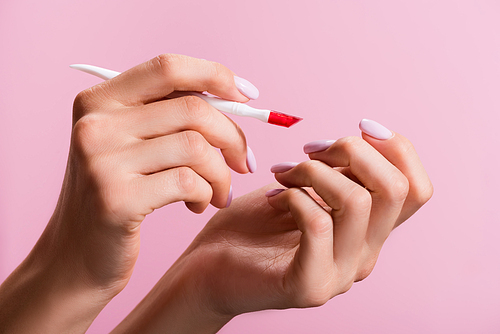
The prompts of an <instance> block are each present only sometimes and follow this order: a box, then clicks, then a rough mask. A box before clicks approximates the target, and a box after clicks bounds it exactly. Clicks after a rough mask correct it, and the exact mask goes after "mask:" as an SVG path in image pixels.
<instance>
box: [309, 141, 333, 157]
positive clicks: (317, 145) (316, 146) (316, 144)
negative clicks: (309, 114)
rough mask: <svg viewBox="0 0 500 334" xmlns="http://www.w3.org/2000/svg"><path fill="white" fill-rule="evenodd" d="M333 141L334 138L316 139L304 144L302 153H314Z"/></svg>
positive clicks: (324, 148) (327, 146)
mask: <svg viewBox="0 0 500 334" xmlns="http://www.w3.org/2000/svg"><path fill="white" fill-rule="evenodd" d="M333 143H335V140H316V141H312V142H310V143H307V144H305V145H304V153H305V154H309V153H315V152H321V151H324V150H326V149H328V148H329V147H330V146H332V144H333Z"/></svg>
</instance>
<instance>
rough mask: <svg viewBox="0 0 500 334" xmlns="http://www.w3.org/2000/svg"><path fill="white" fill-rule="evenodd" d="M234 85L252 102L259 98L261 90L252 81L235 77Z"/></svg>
mask: <svg viewBox="0 0 500 334" xmlns="http://www.w3.org/2000/svg"><path fill="white" fill-rule="evenodd" d="M234 84H235V85H236V88H237V89H238V91H239V92H240V93H241V94H243V95H244V96H245V97H247V98H249V99H250V100H255V99H257V98H258V97H259V94H260V93H259V90H258V89H257V87H255V86H254V85H253V84H252V83H251V82H250V81H248V80H246V79H243V78H240V77H238V76H236V75H235V76H234Z"/></svg>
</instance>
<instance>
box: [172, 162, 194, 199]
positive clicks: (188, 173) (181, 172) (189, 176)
mask: <svg viewBox="0 0 500 334" xmlns="http://www.w3.org/2000/svg"><path fill="white" fill-rule="evenodd" d="M175 171H176V175H174V180H175V182H176V186H177V189H178V190H179V191H180V192H181V193H184V194H192V193H193V192H194V191H195V190H196V189H197V188H198V178H197V177H196V173H195V172H194V171H193V170H192V169H191V168H189V167H179V168H176V169H175Z"/></svg>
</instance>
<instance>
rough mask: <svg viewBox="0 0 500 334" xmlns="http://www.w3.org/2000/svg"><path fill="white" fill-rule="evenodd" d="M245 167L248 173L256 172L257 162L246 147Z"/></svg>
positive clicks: (250, 150) (248, 147)
mask: <svg viewBox="0 0 500 334" xmlns="http://www.w3.org/2000/svg"><path fill="white" fill-rule="evenodd" d="M247 167H248V170H249V171H250V173H255V171H256V170H257V160H255V155H254V154H253V151H252V149H251V148H250V146H247Z"/></svg>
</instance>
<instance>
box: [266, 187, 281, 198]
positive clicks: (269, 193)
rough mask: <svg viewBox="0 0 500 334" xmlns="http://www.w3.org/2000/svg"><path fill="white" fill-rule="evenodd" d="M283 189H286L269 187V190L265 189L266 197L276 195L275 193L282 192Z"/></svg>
mask: <svg viewBox="0 0 500 334" xmlns="http://www.w3.org/2000/svg"><path fill="white" fill-rule="evenodd" d="M285 190H286V189H271V190H268V191H266V197H273V196H276V195H278V194H279V193H282V192H283V191H285Z"/></svg>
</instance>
